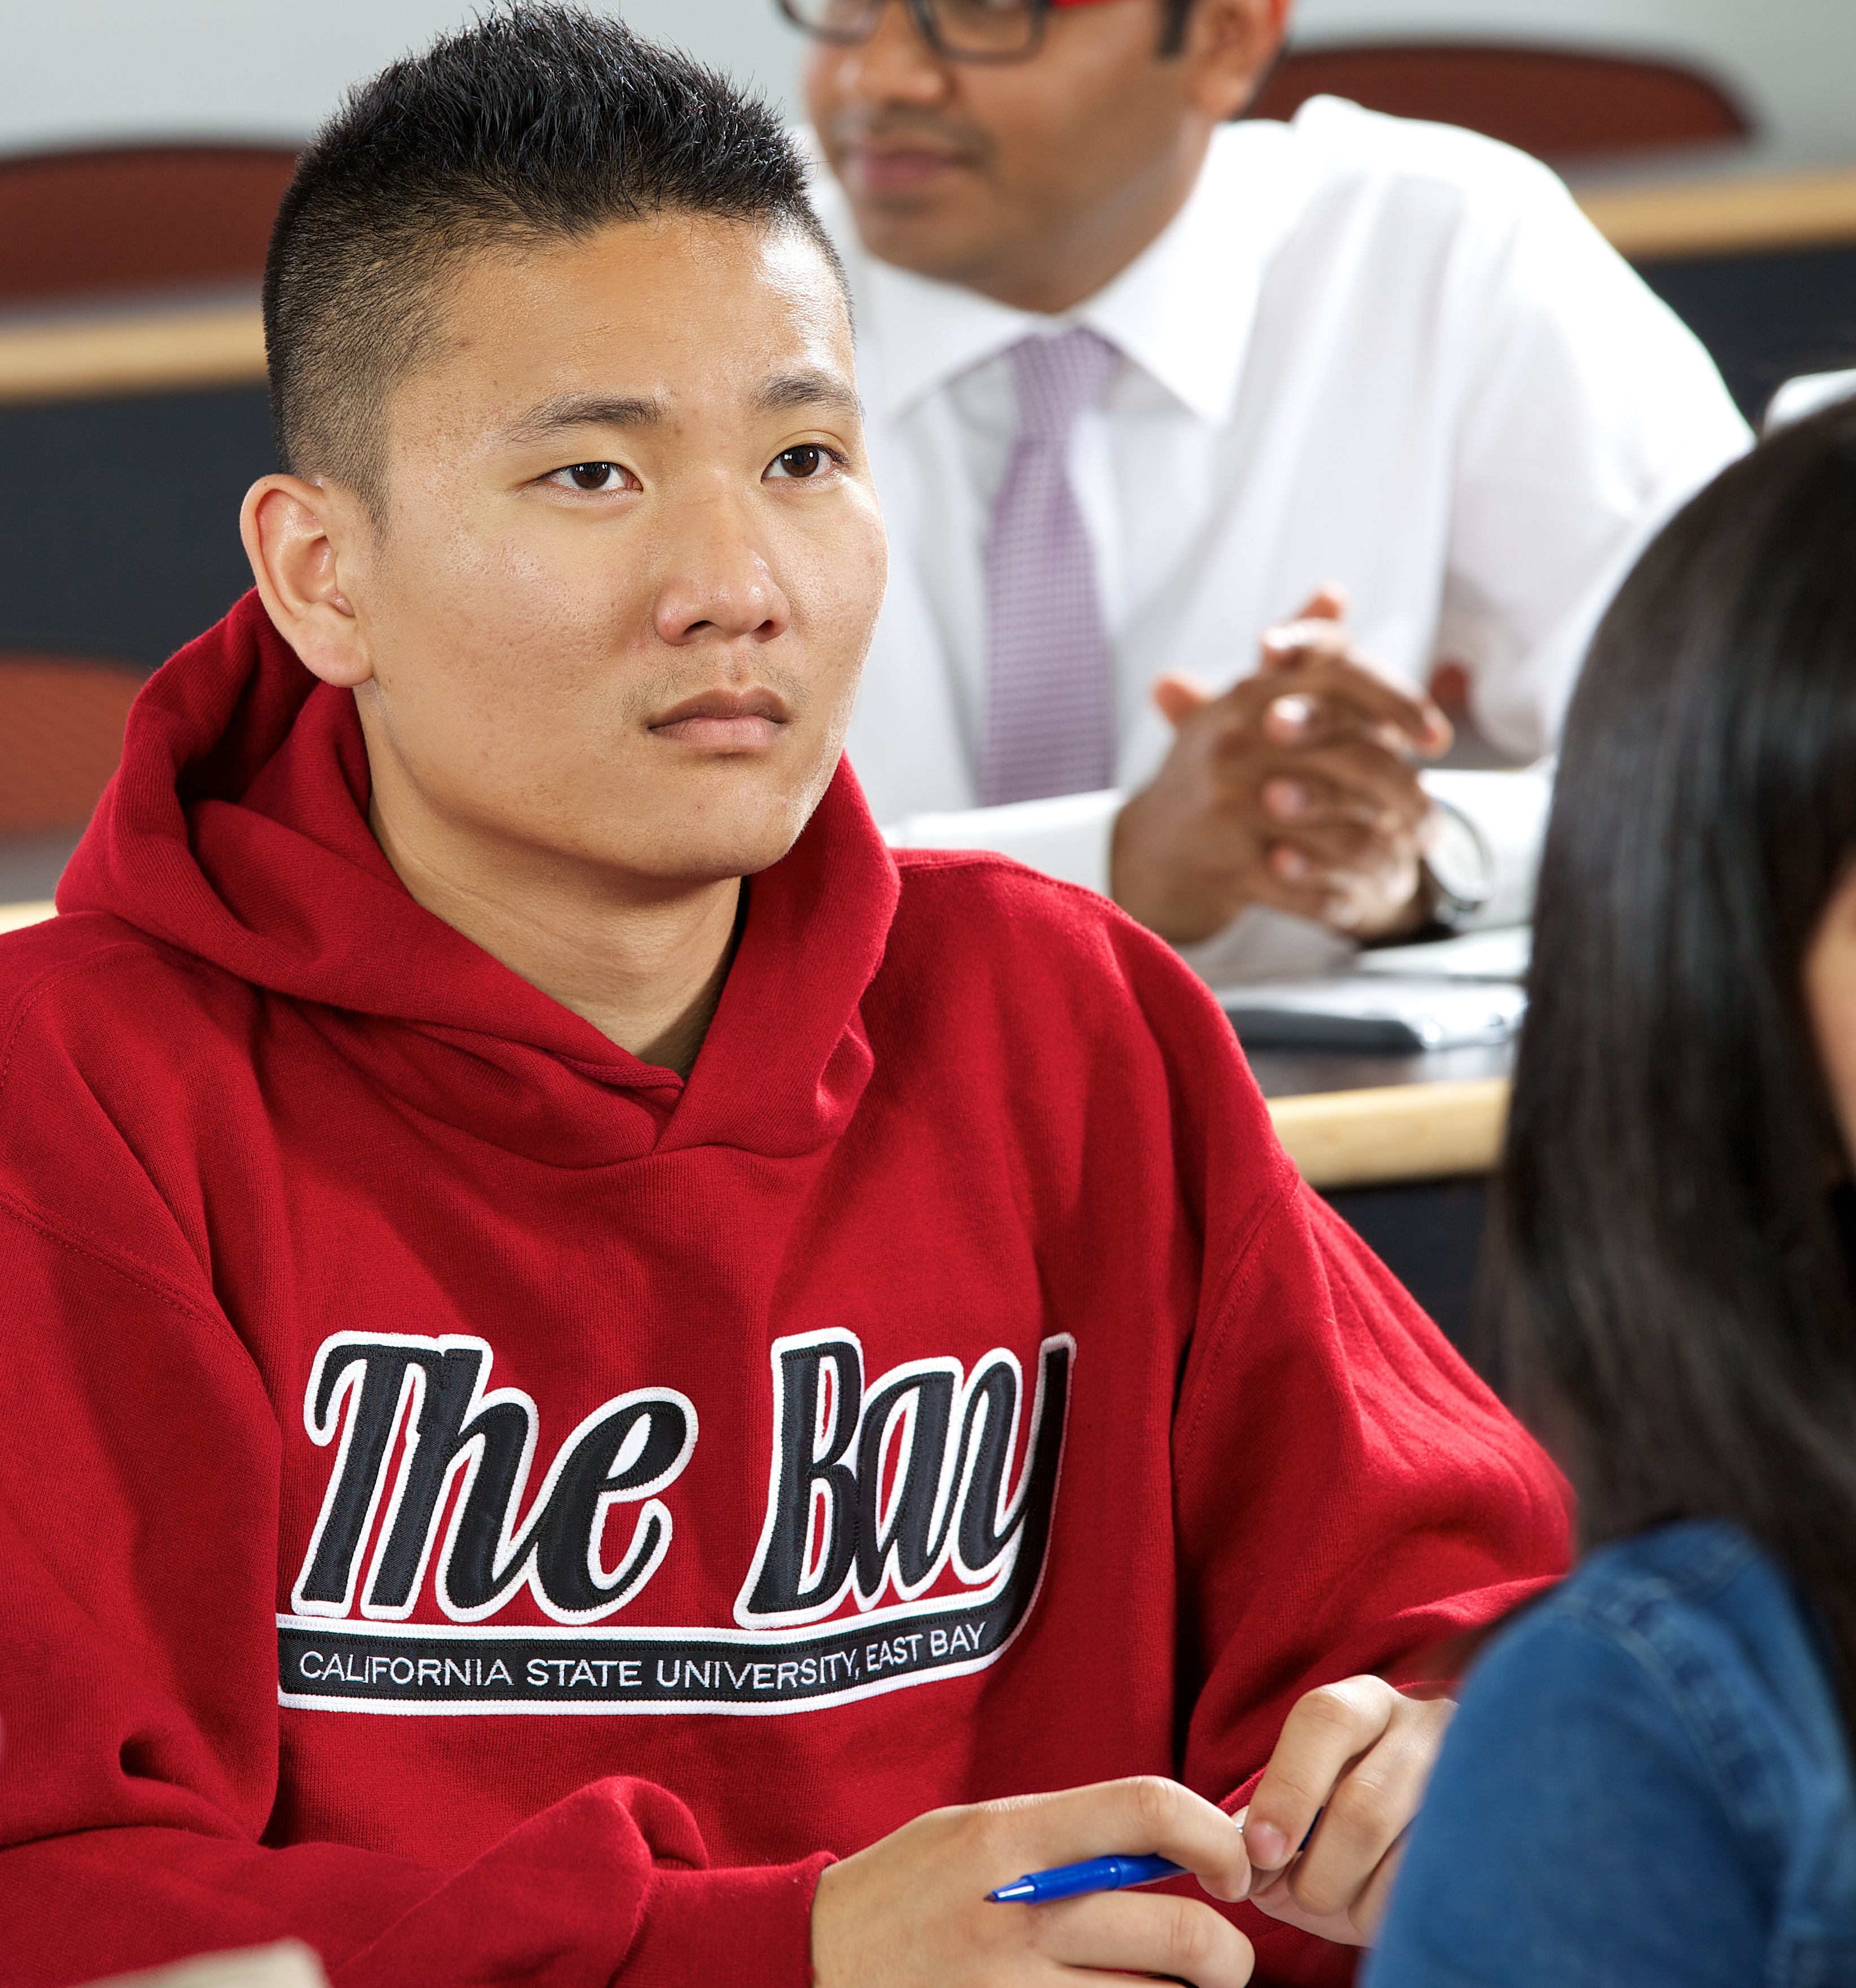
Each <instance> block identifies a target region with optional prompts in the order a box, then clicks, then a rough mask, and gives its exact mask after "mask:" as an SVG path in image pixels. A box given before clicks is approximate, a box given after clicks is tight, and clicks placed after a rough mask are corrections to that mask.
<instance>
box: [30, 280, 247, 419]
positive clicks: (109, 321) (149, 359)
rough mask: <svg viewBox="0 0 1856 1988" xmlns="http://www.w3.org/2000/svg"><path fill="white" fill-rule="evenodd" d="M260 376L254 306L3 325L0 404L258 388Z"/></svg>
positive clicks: (217, 307)
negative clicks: (197, 389) (181, 390)
mask: <svg viewBox="0 0 1856 1988" xmlns="http://www.w3.org/2000/svg"><path fill="white" fill-rule="evenodd" d="M264 377H265V374H264V320H263V318H262V316H261V315H260V313H259V310H258V309H257V306H255V305H253V304H229V305H228V304H220V305H215V306H212V307H211V308H210V309H201V310H168V311H150V312H147V313H136V314H134V315H130V314H129V313H124V314H123V316H120V317H118V316H109V317H100V316H86V317H73V318H66V319H63V320H59V319H56V318H42V319H36V320H30V321H29V322H27V323H15V324H10V325H9V324H6V323H0V401H89V400H99V399H101V398H103V397H104V396H106V395H108V394H150V393H164V392H171V391H174V390H175V389H177V388H184V387H232V386H245V385H257V384H261V383H262V380H263V379H264Z"/></svg>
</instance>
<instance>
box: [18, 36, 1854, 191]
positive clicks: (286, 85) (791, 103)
mask: <svg viewBox="0 0 1856 1988" xmlns="http://www.w3.org/2000/svg"><path fill="white" fill-rule="evenodd" d="M600 3H602V0H596V4H600ZM603 4H608V5H610V4H613V0H603ZM620 4H622V5H623V8H624V13H625V15H626V18H627V19H628V20H630V21H631V22H633V23H634V25H636V26H637V27H638V28H639V29H641V30H642V31H643V32H645V33H647V34H650V35H658V36H660V37H661V38H662V39H665V40H668V41H675V42H681V44H682V45H683V46H685V47H686V48H688V49H690V50H691V52H692V53H694V54H695V55H697V56H701V58H703V59H705V60H706V61H709V62H712V63H715V64H716V65H717V66H718V67H720V68H723V69H728V70H729V71H730V72H731V73H733V74H734V75H735V76H738V77H740V78H742V79H744V80H747V81H751V82H754V83H758V84H759V86H761V87H762V89H764V90H767V91H768V92H769V94H771V95H772V96H774V97H775V98H776V100H779V101H780V102H781V103H783V104H785V105H786V106H787V108H788V109H789V110H791V111H793V112H795V113H796V110H797V107H798V103H799V96H798V87H797V84H798V71H799V65H800V51H801V47H802V44H801V40H800V36H799V35H797V34H796V33H795V32H793V30H792V29H789V28H788V27H787V26H786V24H785V22H783V21H782V20H781V19H779V16H778V15H777V14H776V12H775V8H774V0H620ZM473 12H475V7H474V5H472V0H313V4H312V5H304V4H303V0H0V153H4V152H18V151H25V150H35V149H37V148H39V147H50V146H59V145H80V144H96V143H100V142H102V143H108V142H113V141H117V140H125V139H133V138H137V137H181V136H187V135H198V136H203V137H254V138H264V139H282V140H286V141H287V140H294V139H299V138H301V137H303V136H304V135H306V134H307V133H308V132H309V130H311V129H312V128H313V127H314V125H315V124H316V122H317V120H319V118H321V117H323V115H324V114H326V112H327V111H328V110H330V108H331V107H332V106H333V104H334V103H335V101H336V99H337V97H338V96H340V93H341V91H342V90H343V87H344V86H346V85H347V84H348V83H351V82H353V81H354V80H355V79H357V78H359V77H361V76H367V75H368V74H370V73H371V72H372V71H373V70H374V69H377V68H378V67H380V65H381V64H382V63H385V62H387V61H388V60H390V59H391V58H392V57H393V56H395V55H397V54H399V53H401V52H402V51H403V50H404V49H407V48H410V47H412V46H416V45H417V44H418V43H419V42H422V41H424V40H425V39H427V38H428V37H429V36H430V35H432V34H434V33H435V32H438V30H439V29H442V28H447V27H451V26H455V25H458V24H459V23H461V22H463V21H465V20H466V19H468V18H470V16H471V15H472V13H473ZM1297 32H1298V35H1299V37H1300V39H1302V40H1303V41H1305V42H1310V43H1313V42H1320V41H1327V40H1334V39H1351V38H1354V37H1357V36H1388V35H1395V36H1403V35H1425V34H1430V35H1439V36H1452V35H1462V36H1509V37H1520V38H1532V37H1535V36H1538V37H1540V38H1542V39H1549V40H1553V41H1569V40H1578V41H1584V42H1592V43H1596V44H1598V45H1600V46H1613V47H1620V48H1624V49H1643V50H1648V51H1651V52H1668V53H1671V54H1673V55H1675V56H1683V57H1686V58H1687V59H1689V60H1691V61H1696V62H1701V63H1707V64H1709V66H1712V67H1714V68H1716V69H1718V70H1719V71H1720V72H1721V73H1722V74H1723V75H1725V76H1726V77H1727V78H1728V79H1729V81H1730V82H1731V83H1733V84H1734V86H1736V88H1738V89H1739V91H1740V93H1741V94H1742V96H1743V97H1744V99H1745V100H1746V101H1747V102H1748V103H1749V104H1750V106H1751V107H1752V108H1753V110H1754V111H1755V113H1756V114H1758V115H1759V116H1760V117H1761V119H1762V121H1763V122H1764V123H1766V124H1767V125H1768V126H1769V127H1770V128H1771V129H1773V130H1775V131H1777V132H1778V133H1779V134H1780V147H1779V150H1780V152H1781V154H1783V155H1785V156H1789V157H1797V158H1800V159H1811V158H1856V0H1300V10H1299V15H1298V28H1297Z"/></svg>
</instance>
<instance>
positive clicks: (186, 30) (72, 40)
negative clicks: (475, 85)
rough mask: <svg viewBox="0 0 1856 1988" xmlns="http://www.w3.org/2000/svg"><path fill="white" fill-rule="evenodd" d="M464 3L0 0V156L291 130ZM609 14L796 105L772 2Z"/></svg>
mask: <svg viewBox="0 0 1856 1988" xmlns="http://www.w3.org/2000/svg"><path fill="white" fill-rule="evenodd" d="M593 4H595V5H599V4H601V0H593ZM604 4H607V5H610V4H611V0H604ZM614 11H618V10H617V9H615V10H614ZM622 11H623V12H624V15H625V18H626V19H627V20H628V21H630V22H631V23H632V24H633V25H634V26H635V27H636V28H637V29H639V30H640V32H642V33H644V34H647V35H654V36H656V37H658V38H659V39H663V40H665V41H674V42H681V43H682V45H683V46H685V47H686V48H687V49H689V50H690V51H691V53H693V54H695V55H696V56H700V57H701V59H704V60H705V61H708V62H712V63H715V66H717V67H718V68H721V69H727V70H729V71H730V72H731V73H732V74H734V75H735V76H738V77H739V78H741V79H743V80H746V81H749V82H753V83H757V84H758V85H759V86H760V87H762V89H765V90H768V91H769V93H770V94H772V95H773V96H776V98H778V99H779V100H780V101H781V102H782V103H785V104H786V106H788V107H789V109H795V108H796V106H797V103H798V94H797V82H798V73H799V63H800V51H801V46H802V37H801V36H800V35H799V34H798V33H797V32H796V31H795V30H793V29H790V28H789V27H788V26H787V25H786V22H784V21H783V20H782V19H780V18H779V15H777V14H776V12H775V9H774V5H773V0H624V5H623V8H622ZM476 12H478V7H477V6H476V5H475V4H474V0H314V4H313V5H311V6H306V5H303V4H302V0H0V153H17V152H22V151H32V150H39V149H41V148H46V147H58V146H66V145H85V144H114V143H120V142H123V141H127V140H134V139H137V138H172V137H214V138H252V139H260V140H273V139H277V140H284V141H286V142H292V141H295V140H300V139H302V138H303V137H306V136H307V134H309V132H310V131H311V130H313V128H314V127H315V126H316V123H318V122H319V120H321V119H322V118H323V117H325V116H326V114H327V113H328V112H329V111H330V110H331V109H333V106H334V105H335V103H336V101H337V100H338V99H339V98H340V95H341V93H342V91H343V90H344V89H345V88H346V87H347V86H348V85H349V84H350V83H353V82H355V81H357V80H358V79H360V78H362V77H363V76H369V75H371V74H372V73H374V70H376V69H379V68H380V67H381V66H383V65H384V64H385V63H388V62H390V61H391V60H392V59H393V58H394V56H397V55H400V54H402V53H404V52H405V51H406V50H407V49H411V48H414V47H417V46H419V45H420V44H421V43H422V42H425V41H427V40H428V39H430V38H431V36H432V35H434V34H437V33H438V32H440V31H441V30H442V29H447V28H452V27H457V26H460V25H462V24H463V23H464V22H467V21H468V20H469V19H471V18H472V16H473V15H475V13H476Z"/></svg>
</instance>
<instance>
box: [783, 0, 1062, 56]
mask: <svg viewBox="0 0 1856 1988" xmlns="http://www.w3.org/2000/svg"><path fill="white" fill-rule="evenodd" d="M887 5H889V0H865V5H864V21H863V25H861V26H860V27H857V28H850V29H845V28H838V29H832V28H821V27H819V26H816V25H814V23H813V22H810V21H807V20H805V19H802V18H801V16H800V13H799V12H798V0H779V11H780V12H782V13H783V15H785V16H786V19H788V20H789V21H790V22H792V24H793V26H794V27H796V28H797V29H799V31H800V33H801V34H803V35H810V36H811V37H812V39H813V40H814V41H815V42H830V43H831V44H832V45H833V46H834V47H837V48H854V47H855V46H856V45H857V43H858V42H867V41H868V40H869V39H870V38H871V35H874V33H875V32H877V21H878V20H879V19H881V15H882V12H883V9H884V8H885V7H887ZM902 5H904V7H906V8H908V15H909V19H911V21H913V22H914V24H915V31H916V32H917V33H918V34H919V35H921V39H923V40H924V41H925V42H927V43H928V46H929V47H930V48H931V49H933V50H934V51H935V54H936V55H938V56H942V57H943V58H944V59H945V60H947V61H948V62H962V63H1016V62H1028V61H1029V59H1031V57H1032V56H1034V55H1036V53H1037V52H1038V50H1039V49H1040V48H1042V47H1043V45H1044V21H1045V17H1046V15H1048V14H1049V13H1050V0H1026V11H1027V12H1029V15H1030V16H1031V39H1029V41H1028V42H1026V44H1025V46H1023V48H1022V49H1005V50H1002V51H1001V52H999V53H997V54H988V53H986V52H985V51H984V50H982V49H956V48H950V47H949V46H948V44H947V43H946V42H944V41H943V40H942V38H941V30H940V29H938V27H937V26H936V25H935V9H934V0H902Z"/></svg>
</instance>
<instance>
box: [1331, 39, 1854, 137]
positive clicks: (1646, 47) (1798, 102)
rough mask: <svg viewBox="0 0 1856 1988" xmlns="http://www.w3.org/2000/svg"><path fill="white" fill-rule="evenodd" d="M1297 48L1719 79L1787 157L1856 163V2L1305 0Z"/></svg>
mask: <svg viewBox="0 0 1856 1988" xmlns="http://www.w3.org/2000/svg"><path fill="white" fill-rule="evenodd" d="M1426 37H1432V38H1435V39H1440V40H1445V39H1463V40H1479V39H1488V40H1525V41H1533V40H1539V41H1545V42H1560V43H1562V44H1564V43H1567V42H1571V43H1574V44H1583V45H1584V46H1590V47H1595V48H1608V49H1617V50H1618V52H1620V53H1624V54H1638V53H1641V54H1648V55H1651V56H1670V57H1674V58H1675V59H1679V60H1686V61H1687V62H1689V63H1691V64H1692V65H1694V66H1700V67H1702V68H1706V69H1709V70H1712V72H1713V73H1715V74H1716V75H1717V76H1719V77H1720V78H1721V79H1722V80H1723V81H1724V82H1726V83H1728V85H1729V86H1730V87H1731V88H1732V89H1733V90H1734V91H1735V93H1736V95H1737V96H1739V100H1740V101H1741V102H1742V103H1744V104H1745V105H1746V107H1747V108H1748V109H1749V110H1751V111H1752V113H1753V116H1754V117H1755V119H1756V121H1757V122H1758V123H1760V125H1761V126H1762V127H1763V128H1764V129H1765V130H1766V132H1767V133H1768V134H1770V148H1771V150H1772V152H1773V154H1774V155H1775V157H1777V158H1780V159H1783V160H1795V161H1798V162H1800V163H1805V162H1809V161H1817V160H1847V159H1851V158H1856V0H1300V4H1299V5H1298V7H1297V8H1296V39H1298V40H1299V41H1300V42H1303V43H1304V44H1306V45H1308V46H1314V45H1317V44H1318V43H1320V42H1327V41H1354V40H1377V39H1407V38H1409V39H1424V38H1426Z"/></svg>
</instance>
